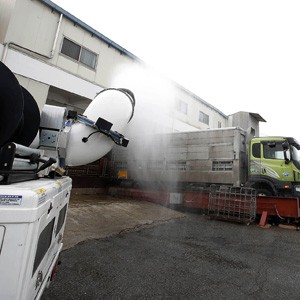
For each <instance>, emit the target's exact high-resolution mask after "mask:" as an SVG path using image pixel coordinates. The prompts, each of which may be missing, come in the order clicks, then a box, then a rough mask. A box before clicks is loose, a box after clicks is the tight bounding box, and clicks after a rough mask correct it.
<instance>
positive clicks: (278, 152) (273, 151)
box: [264, 142, 284, 159]
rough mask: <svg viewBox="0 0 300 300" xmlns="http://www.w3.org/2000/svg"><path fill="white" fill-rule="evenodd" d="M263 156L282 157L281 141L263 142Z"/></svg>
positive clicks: (269, 157) (270, 157)
mask: <svg viewBox="0 0 300 300" xmlns="http://www.w3.org/2000/svg"><path fill="white" fill-rule="evenodd" d="M264 158H267V159H284V153H283V148H282V142H281V143H274V144H273V143H272V144H264Z"/></svg>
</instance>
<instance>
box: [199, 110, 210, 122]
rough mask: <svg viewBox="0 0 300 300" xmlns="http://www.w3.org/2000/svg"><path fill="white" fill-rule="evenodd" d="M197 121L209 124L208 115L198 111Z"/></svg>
mask: <svg viewBox="0 0 300 300" xmlns="http://www.w3.org/2000/svg"><path fill="white" fill-rule="evenodd" d="M199 122H202V123H204V124H207V125H209V115H207V114H205V113H204V112H202V111H199Z"/></svg>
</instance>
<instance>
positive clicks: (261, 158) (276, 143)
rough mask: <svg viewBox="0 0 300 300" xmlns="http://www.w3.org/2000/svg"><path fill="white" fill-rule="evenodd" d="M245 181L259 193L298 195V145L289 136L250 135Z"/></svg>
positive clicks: (299, 167) (299, 163)
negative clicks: (251, 137) (247, 168)
mask: <svg viewBox="0 0 300 300" xmlns="http://www.w3.org/2000/svg"><path fill="white" fill-rule="evenodd" d="M248 175H249V176H248V183H247V185H250V186H251V187H254V188H255V189H256V190H257V194H258V195H265V196H268V195H270V196H271V195H274V196H297V197H299V196H300V145H299V143H298V142H297V141H296V140H295V139H294V138H291V137H260V138H258V137H257V138H253V139H251V141H250V147H249V170H248Z"/></svg>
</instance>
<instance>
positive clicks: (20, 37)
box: [0, 0, 263, 134]
mask: <svg viewBox="0 0 300 300" xmlns="http://www.w3.org/2000/svg"><path fill="white" fill-rule="evenodd" d="M0 59H1V61H2V62H3V63H4V64H6V65H7V66H8V67H9V68H10V69H11V70H12V71H13V72H14V74H15V75H16V77H17V79H18V80H19V82H20V84H21V85H22V86H24V87H25V88H26V89H27V90H28V91H29V92H30V93H31V94H32V95H33V97H34V98H35V100H36V101H37V103H38V106H39V108H40V109H41V108H42V107H43V105H44V104H45V103H47V104H53V105H63V106H66V107H67V108H69V109H73V110H77V111H78V112H82V111H83V110H84V109H85V108H86V107H87V105H88V104H89V103H90V101H91V100H92V99H93V98H94V97H95V95H96V94H97V93H98V92H99V91H100V90H102V89H103V88H107V87H125V88H130V89H131V90H132V91H133V92H134V94H135V96H136V102H137V105H136V112H135V117H134V122H133V123H132V125H131V127H132V128H131V130H132V132H134V127H135V128H141V124H143V126H142V127H143V129H144V132H148V131H149V130H151V131H156V130H162V129H163V130H167V131H193V130H198V129H206V128H219V127H227V126H232V125H234V126H235V125H239V124H240V123H239V122H240V120H241V118H240V117H239V118H236V117H228V116H226V115H225V114H223V113H222V112H221V111H219V110H218V109H217V108H215V107H213V106H212V105H210V104H209V103H207V102H206V101H204V100H202V99H201V98H200V97H198V96H197V95H195V94H193V93H191V92H190V91H188V90H186V89H185V88H183V87H182V86H180V85H178V84H176V83H174V82H172V81H170V80H168V79H166V78H162V77H161V76H159V75H158V74H153V72H152V71H148V70H147V67H146V65H145V64H144V63H143V62H142V61H141V60H140V59H139V58H138V57H136V56H135V55H134V54H132V53H130V52H129V51H127V50H126V49H124V48H123V47H121V46H120V45H118V44H116V43H115V42H113V41H111V40H110V39H109V38H107V37H105V36H104V35H102V34H101V33H99V32H98V31H96V30H95V29H93V28H91V27H90V26H88V25H87V24H85V23H84V22H82V21H81V20H79V19H77V18H76V17H75V16H73V15H71V14H70V13H69V12H67V11H65V10H64V9H62V8H61V7H59V6H57V5H56V4H54V3H53V2H51V1H50V0H0ZM0 78H1V74H0ZM246 114H248V113H246ZM247 118H250V119H251V122H250V123H249V122H248V121H247V122H246V123H248V124H251V126H253V128H254V129H255V131H256V133H258V122H259V121H262V120H263V119H261V117H260V116H259V115H257V114H256V115H255V114H252V115H251V114H250V115H249V114H248V115H247ZM242 119H243V123H245V122H244V121H245V118H244V117H242ZM246 125H247V124H246ZM243 126H245V124H243ZM131 134H132V133H131Z"/></svg>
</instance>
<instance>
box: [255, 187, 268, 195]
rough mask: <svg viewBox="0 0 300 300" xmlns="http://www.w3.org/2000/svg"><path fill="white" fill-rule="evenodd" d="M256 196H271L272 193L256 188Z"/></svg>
mask: <svg viewBox="0 0 300 300" xmlns="http://www.w3.org/2000/svg"><path fill="white" fill-rule="evenodd" d="M256 196H272V192H271V191H270V190H267V189H262V188H258V189H257V190H256Z"/></svg>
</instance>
